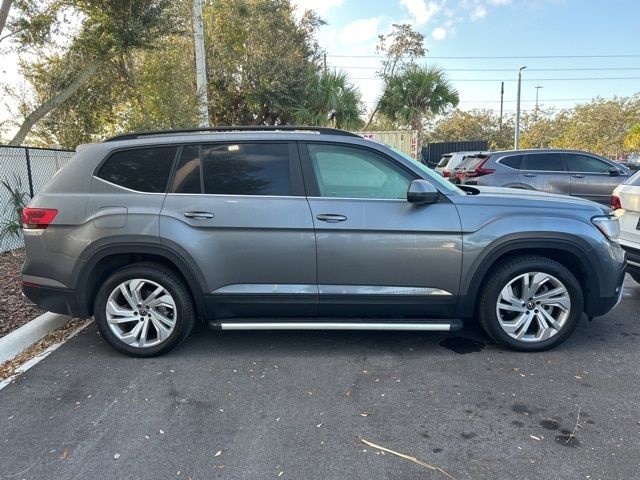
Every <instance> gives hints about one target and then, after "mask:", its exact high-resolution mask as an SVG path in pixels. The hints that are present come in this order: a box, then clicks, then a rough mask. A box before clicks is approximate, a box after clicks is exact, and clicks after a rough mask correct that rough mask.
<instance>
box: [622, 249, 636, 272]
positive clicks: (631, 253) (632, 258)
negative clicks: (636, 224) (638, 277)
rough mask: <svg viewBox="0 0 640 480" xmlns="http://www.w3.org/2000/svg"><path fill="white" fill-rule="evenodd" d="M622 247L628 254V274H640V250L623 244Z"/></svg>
mask: <svg viewBox="0 0 640 480" xmlns="http://www.w3.org/2000/svg"><path fill="white" fill-rule="evenodd" d="M620 246H621V247H622V248H623V250H624V251H625V253H626V254H627V272H634V273H640V248H635V247H632V246H631V245H629V244H628V243H622V242H621V243H620Z"/></svg>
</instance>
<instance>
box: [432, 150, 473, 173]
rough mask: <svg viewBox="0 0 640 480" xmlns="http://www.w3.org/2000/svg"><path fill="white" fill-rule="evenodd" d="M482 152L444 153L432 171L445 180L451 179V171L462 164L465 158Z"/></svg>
mask: <svg viewBox="0 0 640 480" xmlns="http://www.w3.org/2000/svg"><path fill="white" fill-rule="evenodd" d="M480 153H484V152H454V153H446V154H444V155H442V157H440V161H439V162H438V165H436V168H435V169H434V170H435V171H436V172H438V173H439V174H440V175H442V176H443V177H445V178H449V177H451V173H452V172H453V169H454V168H456V167H457V166H458V165H460V164H461V163H462V161H463V160H465V159H466V158H467V157H472V156H474V155H478V154H480Z"/></svg>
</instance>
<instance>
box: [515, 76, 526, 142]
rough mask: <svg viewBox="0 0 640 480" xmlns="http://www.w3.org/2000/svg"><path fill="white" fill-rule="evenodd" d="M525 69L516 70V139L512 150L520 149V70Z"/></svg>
mask: <svg viewBox="0 0 640 480" xmlns="http://www.w3.org/2000/svg"><path fill="white" fill-rule="evenodd" d="M525 68H527V67H520V69H518V100H517V101H516V102H517V105H516V138H515V141H514V148H515V149H516V150H518V149H519V148H520V87H521V85H522V70H524V69H525Z"/></svg>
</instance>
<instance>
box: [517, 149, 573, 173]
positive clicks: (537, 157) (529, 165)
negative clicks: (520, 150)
mask: <svg viewBox="0 0 640 480" xmlns="http://www.w3.org/2000/svg"><path fill="white" fill-rule="evenodd" d="M523 169H524V170H543V171H547V172H562V171H564V168H563V167H562V158H561V156H560V154H559V153H531V154H527V155H525V157H524V166H523Z"/></svg>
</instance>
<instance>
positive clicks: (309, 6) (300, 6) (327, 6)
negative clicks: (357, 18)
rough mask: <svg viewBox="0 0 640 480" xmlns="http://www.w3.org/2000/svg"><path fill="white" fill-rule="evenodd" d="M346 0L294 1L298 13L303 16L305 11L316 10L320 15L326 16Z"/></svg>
mask: <svg viewBox="0 0 640 480" xmlns="http://www.w3.org/2000/svg"><path fill="white" fill-rule="evenodd" d="M343 1H344V0H292V1H291V3H292V4H293V6H294V7H296V13H297V14H298V15H302V13H303V12H304V11H305V10H315V11H316V12H317V13H318V15H320V16H322V15H325V14H326V13H327V12H328V11H329V10H331V9H332V8H335V7H340V6H342V3H343Z"/></svg>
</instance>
